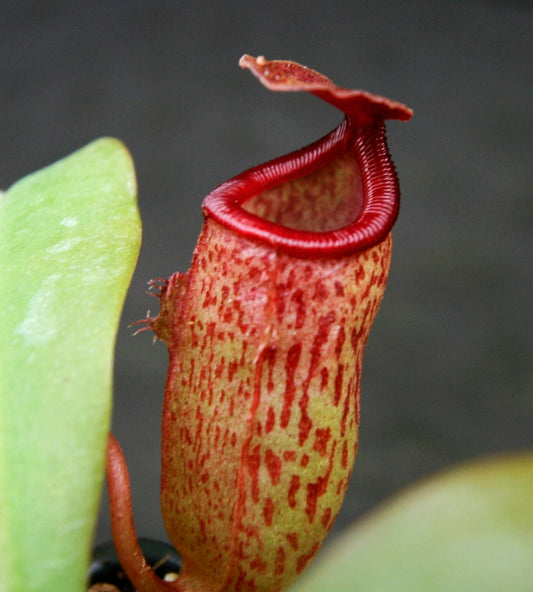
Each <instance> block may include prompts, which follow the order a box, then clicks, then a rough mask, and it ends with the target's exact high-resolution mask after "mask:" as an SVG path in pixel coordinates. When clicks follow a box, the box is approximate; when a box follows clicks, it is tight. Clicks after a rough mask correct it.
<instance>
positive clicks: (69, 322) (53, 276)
mask: <svg viewBox="0 0 533 592" xmlns="http://www.w3.org/2000/svg"><path fill="white" fill-rule="evenodd" d="M140 238H141V226H140V219H139V214H138V209H137V204H136V181H135V172H134V168H133V163H132V160H131V157H130V155H129V153H128V152H127V150H126V149H125V147H124V146H123V145H122V144H121V143H120V142H119V141H117V140H113V139H108V138H104V139H101V140H98V141H95V142H93V143H92V144H90V145H88V146H86V147H85V148H83V149H81V150H79V151H78V152H76V153H74V154H73V155H71V156H69V157H67V158H65V159H63V160H60V161H59V162H57V163H55V164H53V165H52V166H49V167H48V168H45V169H44V170H42V171H39V172H37V173H34V174H32V175H29V176H28V177H26V178H24V179H22V180H21V181H19V182H18V183H16V184H15V185H13V187H11V188H10V189H9V191H7V192H6V193H5V194H3V196H2V198H1V201H0V590H1V591H9V592H33V591H35V592H37V591H38V592H57V591H58V590H66V591H68V592H78V591H79V592H81V591H82V590H85V589H86V585H85V578H86V570H87V565H88V561H89V554H90V547H91V542H92V534H93V529H94V523H95V518H96V512H97V508H98V501H99V495H100V490H101V484H102V476H103V466H104V455H105V445H106V438H107V433H108V430H109V424H110V408H111V391H112V369H113V352H114V344H115V337H116V332H117V328H118V322H119V318H120V313H121V309H122V304H123V301H124V297H125V294H126V290H127V287H128V285H129V282H130V279H131V276H132V273H133V269H134V267H135V263H136V260H137V255H138V251H139V246H140Z"/></svg>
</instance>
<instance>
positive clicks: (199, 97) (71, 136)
mask: <svg viewBox="0 0 533 592" xmlns="http://www.w3.org/2000/svg"><path fill="white" fill-rule="evenodd" d="M527 6H528V3H526V2H524V3H523V4H522V3H520V2H511V1H502V2H482V1H478V2H473V1H467V0H458V1H457V0H444V1H443V0H436V1H434V2H423V1H410V2H409V1H402V0H390V1H386V0H374V1H373V2H356V1H351V2H341V1H335V0H333V1H332V0H330V1H328V2H310V1H308V0H307V1H300V0H298V1H293V2H291V1H289V0H284V1H273V2H267V1H265V2H257V3H256V2H245V1H240V2H233V1H231V0H226V1H225V2H207V1H205V0H196V1H195V2H194V3H193V2H180V1H174V2H170V1H166V2H165V1H153V2H147V1H146V2H141V1H125V0H114V1H113V2H75V1H73V2H66V1H65V2H57V1H49V0H47V1H46V2H44V1H42V0H39V1H34V2H31V1H30V2H25V1H17V2H15V1H13V2H6V1H0V187H2V188H4V189H6V188H7V187H9V185H11V184H12V183H13V182H14V181H16V180H17V179H18V178H20V177H22V176H23V175H25V174H27V173H29V172H32V171H34V170H36V169H38V168H41V167H43V166H45V165H47V164H49V163H51V162H53V161H55V160H57V159H58V158H60V157H62V156H65V155H67V154H69V153H71V152H73V151H74V150H76V149H77V148H79V147H81V146H82V145H84V144H86V143H88V142H90V141H91V140H93V139H95V138H98V137H100V136H103V135H111V136H116V137H118V138H121V139H122V140H123V141H124V142H125V143H126V145H127V146H128V147H129V149H130V150H131V153H132V155H133V157H134V159H135V164H136V169H137V175H138V183H139V204H140V209H141V214H142V218H143V224H144V241H143V247H142V252H141V256H140V260H139V265H138V268H137V272H136V274H135V277H134V279H133V283H132V287H131V291H130V295H129V297H128V299H127V302H126V306H125V310H124V315H123V322H122V325H121V329H120V333H119V336H118V344H117V355H116V374H115V392H116V399H115V404H114V418H113V429H114V431H115V433H116V435H117V436H118V438H119V440H120V441H121V443H122V444H123V446H124V448H125V452H126V455H127V458H128V461H129V466H130V471H131V476H132V483H133V492H134V509H135V513H136V522H137V528H138V532H139V533H140V534H142V535H145V536H152V537H156V538H162V539H165V533H164V528H163V525H162V522H161V519H160V515H159V500H158V491H159V483H158V481H159V447H160V445H159V437H160V430H159V418H160V413H161V403H162V393H163V387H164V381H165V376H166V365H167V355H166V350H165V347H164V346H163V344H161V343H157V344H155V345H152V342H151V336H150V335H149V334H147V333H144V334H141V335H139V336H137V337H135V338H134V337H132V329H131V328H128V325H129V324H130V323H131V322H132V321H135V320H137V319H139V318H142V317H143V316H144V315H145V314H146V311H147V310H148V309H151V310H152V312H156V311H157V302H156V301H155V300H154V299H151V298H149V297H148V296H147V295H146V293H145V290H146V281H147V280H149V279H150V278H153V277H161V276H168V275H170V274H171V273H173V272H174V271H176V270H181V271H185V270H186V269H187V268H188V265H189V261H190V258H191V254H192V250H193V247H194V244H195V241H196V237H197V235H198V233H199V231H200V228H201V224H202V218H201V211H200V204H201V201H202V198H203V196H204V195H205V194H207V193H208V192H209V191H210V190H211V189H212V188H213V187H215V186H216V185H217V184H219V183H221V182H222V181H224V180H226V179H228V178H229V177H231V176H233V175H235V174H237V173H239V172H240V171H242V170H244V169H245V168H248V167H250V166H252V165H255V164H258V163H260V162H262V161H264V160H265V159H268V158H272V157H274V156H278V155H280V154H282V153H285V152H287V151H289V150H292V149H295V148H298V147H300V146H302V145H303V144H305V143H307V142H309V141H311V140H314V139H316V138H318V137H319V136H320V135H322V134H323V133H325V132H327V131H329V129H331V128H333V127H334V126H335V125H336V124H337V123H338V122H339V121H340V118H341V116H340V114H339V113H338V112H336V111H335V109H333V108H331V107H329V106H327V105H325V104H321V103H320V102H319V101H318V100H317V99H315V98H313V97H309V96H305V95H302V94H279V95H278V94H274V93H269V92H268V91H266V90H265V89H263V88H262V87H261V86H260V85H259V83H258V82H257V81H255V80H254V79H253V78H252V77H251V76H250V74H249V73H246V72H244V71H242V70H240V69H239V68H238V66H237V60H238V59H239V57H240V56H241V54H243V53H245V52H246V53H250V54H252V55H257V54H264V55H265V56H266V57H267V58H271V59H272V58H286V59H293V60H296V61H299V62H301V63H303V64H306V65H308V66H310V67H313V68H315V69H318V70H319V71H321V72H323V73H325V74H326V75H328V76H329V77H330V78H332V79H333V80H334V81H335V82H337V83H338V84H341V85H343V86H348V87H352V88H362V89H365V90H368V91H371V92H374V93H378V94H383V95H385V96H388V97H390V98H392V99H395V100H398V101H401V102H404V103H406V104H407V105H409V106H410V107H412V108H413V109H414V111H415V117H414V119H413V120H412V122H410V123H407V124H405V123H399V122H391V123H389V126H388V129H389V140H390V147H391V151H392V154H393V157H394V160H395V162H396V165H397V169H398V172H399V175H400V180H401V186H402V195H403V201H402V211H401V215H400V219H399V221H398V223H397V226H396V229H395V233H394V236H395V250H394V256H393V266H392V272H391V276H390V280H389V284H388V289H387V293H386V296H385V300H384V303H383V305H382V308H381V311H380V314H379V315H378V318H377V321H376V323H375V326H374V330H373V333H372V335H371V338H370V341H369V344H368V347H367V350H366V359H365V368H364V373H363V374H364V377H363V396H362V423H361V434H360V447H359V457H358V459H357V462H356V467H355V471H354V475H353V478H352V483H351V487H350V489H349V491H348V494H347V499H346V503H345V506H344V508H343V511H342V513H341V516H340V518H339V521H338V522H337V524H336V526H335V530H336V531H338V530H339V529H341V528H342V527H343V526H344V525H346V524H347V522H348V521H351V520H353V519H355V518H357V517H358V516H360V515H361V514H362V513H363V512H365V511H366V510H368V509H369V508H371V507H373V506H374V505H375V504H376V503H378V502H379V501H381V500H383V499H384V498H385V497H386V496H388V495H390V494H392V493H393V492H395V491H397V490H398V489H399V488H401V487H402V486H404V485H406V484H407V483H409V482H411V481H413V480H414V479H417V478H419V477H421V476H423V475H427V474H428V473H430V472H432V471H435V470H437V469H439V468H441V467H444V466H446V465H449V464H451V463H455V462H458V461H462V460H465V459H469V458H472V457H476V456H479V455H483V454H486V453H493V452H497V451H507V450H513V449H518V448H523V447H528V446H532V445H533V342H532V341H533V340H532V337H531V333H532V330H533V315H532V292H533V290H532V288H533V257H532V252H533V249H532V246H533V199H532V197H533V196H532V192H533V164H532V161H531V154H532V153H533V140H532V138H533V100H532V94H533V9H532V8H531V4H530V3H529V6H530V8H528V7H527ZM109 537H110V532H109V525H108V517H107V507H106V499H105V497H104V503H103V509H102V516H101V519H100V523H99V526H98V530H97V534H96V538H97V541H103V540H105V539H108V538H109Z"/></svg>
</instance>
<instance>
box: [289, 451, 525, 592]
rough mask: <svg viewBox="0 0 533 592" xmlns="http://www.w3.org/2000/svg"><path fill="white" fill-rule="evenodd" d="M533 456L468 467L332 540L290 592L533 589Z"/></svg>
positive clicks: (399, 498) (449, 473) (402, 498)
mask: <svg viewBox="0 0 533 592" xmlns="http://www.w3.org/2000/svg"><path fill="white" fill-rule="evenodd" d="M532 500H533V452H529V453H521V454H515V455H511V456H508V457H497V458H495V459H492V460H488V459H487V460H483V461H478V462H475V463H469V464H466V465H462V466H459V467H457V468H454V469H452V470H450V471H447V472H445V473H443V474H441V475H438V476H437V477H434V478H432V479H430V480H427V481H425V482H423V483H421V484H419V485H417V486H415V487H413V488H410V489H408V490H407V491H406V492H404V493H402V494H400V495H399V496H397V497H395V498H394V499H393V500H392V501H390V502H389V503H387V504H385V505H383V506H381V507H380V508H378V509H377V510H376V511H374V512H373V513H371V514H370V515H368V516H367V517H366V518H364V519H363V520H361V521H360V522H358V523H356V524H355V525H354V526H352V527H350V528H349V529H348V530H347V531H346V532H345V533H344V534H343V535H341V537H339V538H338V539H337V540H336V541H333V542H332V544H331V545H330V547H329V548H328V549H327V550H325V552H324V554H323V555H322V557H320V558H318V559H317V562H316V564H315V565H314V566H313V568H311V569H310V570H309V572H308V573H307V574H305V576H304V577H302V579H301V580H299V581H298V582H297V584H296V585H295V586H294V587H292V588H291V592H319V591H320V592H323V591H324V590H331V591H332V592H378V591H379V592H383V591H385V590H390V591H391V592H392V591H394V592H428V591H431V592H501V591H502V590H512V591H513V592H531V590H533V503H532Z"/></svg>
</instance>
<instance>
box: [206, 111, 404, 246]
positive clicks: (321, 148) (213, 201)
mask: <svg viewBox="0 0 533 592" xmlns="http://www.w3.org/2000/svg"><path fill="white" fill-rule="evenodd" d="M348 151H351V153H352V154H353V156H354V168H355V167H356V169H357V172H358V173H359V175H360V187H359V190H358V191H357V190H355V189H354V193H353V194H352V195H347V196H345V197H346V201H347V202H349V203H351V204H352V208H351V218H352V219H351V220H349V221H346V222H347V223H345V224H343V225H341V226H340V227H338V228H333V229H331V230H326V231H316V230H306V229H304V228H297V227H295V225H294V224H291V223H289V222H286V221H284V220H283V212H281V213H280V215H279V219H280V221H279V222H273V221H272V220H271V219H269V218H268V211H266V213H264V214H263V215H262V216H260V215H257V214H256V213H254V211H253V209H251V208H250V207H247V206H248V204H252V203H253V201H254V199H255V198H257V197H258V196H260V195H261V194H262V193H263V192H265V191H267V190H270V189H272V188H275V187H281V186H282V185H283V184H285V183H289V182H290V181H292V180H294V179H298V178H302V177H305V176H308V175H311V174H313V173H317V172H319V171H320V170H321V169H322V168H323V167H325V166H327V165H328V164H330V163H333V162H334V161H335V160H336V159H338V158H340V157H342V155H343V154H346V153H347V152H348ZM347 205H349V204H347ZM399 205H400V191H399V184H398V179H397V176H396V171H395V169H394V165H393V163H392V160H391V159H390V156H389V152H388V148H387V142H386V137H385V126H384V125H383V124H381V125H379V126H377V127H375V128H365V129H363V130H358V131H354V130H353V129H350V126H349V122H348V120H346V119H345V120H344V121H343V123H342V124H341V125H340V126H339V127H338V128H336V129H335V130H333V131H332V132H331V133H329V134H328V135H327V136H325V137H324V138H322V139H321V140H319V141H318V142H315V143H313V144H311V145H309V146H306V147H305V148H302V149H301V150H298V151H296V152H292V153H290V154H288V155H286V156H282V157H280V158H277V159H275V160H272V161H270V162H267V163H265V164H262V165H259V166H257V167H254V168H252V169H250V170H248V171H245V172H244V173H241V174H240V175H238V176H236V177H234V178H233V179H231V180H229V181H227V182H225V183H223V184H222V185H220V186H218V187H217V188H216V189H214V190H213V191H212V192H211V193H210V194H209V195H208V196H207V197H206V198H205V200H204V203H203V209H204V214H205V215H206V216H208V217H209V216H211V217H212V218H213V219H215V220H216V221H217V222H219V223H220V224H222V225H223V226H225V227H227V228H229V229H231V230H233V231H234V232H236V233H237V234H240V235H242V236H244V237H246V238H249V239H255V240H258V241H260V242H263V243H266V244H268V245H270V246H271V247H274V248H277V249H280V250H281V251H284V252H286V253H288V254H291V255H294V256H297V257H334V256H342V255H348V254H351V253H354V252H357V251H361V250H365V249H368V248H370V247H372V246H374V245H376V244H378V243H379V242H381V241H382V240H383V239H384V238H385V237H386V236H387V234H388V233H389V232H390V230H391V228H392V227H393V225H394V222H395V221H396V218H397V216H398V211H399ZM302 217H303V214H302ZM291 220H294V215H292V217H291ZM329 222H330V220H329V219H328V212H327V211H326V212H323V216H322V219H318V220H315V223H317V224H320V223H322V224H323V225H324V226H327V225H328V223H329Z"/></svg>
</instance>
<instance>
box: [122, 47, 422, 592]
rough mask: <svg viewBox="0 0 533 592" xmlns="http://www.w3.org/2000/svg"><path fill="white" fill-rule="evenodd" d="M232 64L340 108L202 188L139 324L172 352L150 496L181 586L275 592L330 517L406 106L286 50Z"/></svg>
mask: <svg viewBox="0 0 533 592" xmlns="http://www.w3.org/2000/svg"><path fill="white" fill-rule="evenodd" d="M243 65H245V66H247V67H249V68H251V69H252V71H253V72H254V73H255V74H256V75H257V76H258V77H259V78H260V79H261V80H262V81H263V82H264V83H265V85H266V86H268V87H269V88H272V89H274V90H276V89H280V90H307V91H308V92H311V93H312V94H315V95H316V96H318V97H319V98H322V99H323V100H326V101H328V102H330V103H331V104H333V105H334V106H336V107H338V108H339V109H341V110H342V111H344V113H345V114H346V119H345V121H344V122H343V123H341V125H340V126H339V127H338V128H337V129H336V130H334V131H333V132H331V133H330V134H328V135H327V136H325V137H324V138H322V139H321V140H318V141H317V142H315V143H314V144H312V145H310V146H308V147H306V148H304V149H302V150H300V151H297V152H295V153H292V154H290V155H287V156H286V157H282V158H280V159H277V160H275V161H272V162H270V163H266V164H265V165H261V166H259V167H256V168H255V169H251V170H250V171H247V172H245V173H243V174H242V175H239V176H238V177H236V178H235V179H232V180H230V181H228V182H227V183H225V184H223V185H221V186H220V187H219V188H217V189H215V190H214V191H213V192H212V193H211V194H210V195H209V196H208V197H207V198H206V200H205V202H204V214H205V216H206V219H205V224H204V227H203V229H202V233H201V235H200V238H199V240H198V244H197V247H196V250H195V253H194V256H193V261H192V263H191V267H190V270H189V271H188V273H187V274H174V275H173V276H171V278H169V280H168V282H167V283H166V284H165V285H163V286H162V287H161V290H160V304H161V309H160V313H159V316H158V317H157V318H155V319H149V320H148V321H149V323H150V325H151V327H152V328H153V329H154V331H155V333H156V335H157V336H158V337H159V338H160V339H162V340H163V341H164V342H165V343H166V345H167V347H168V350H169V358H170V362H169V372H168V376H167V383H166V388H165V401H164V411H163V426H162V429H163V438H162V480H161V506H162V511H163V519H164V523H165V526H166V529H167V531H168V534H169V536H170V538H171V540H172V542H173V543H174V545H175V546H176V548H177V550H178V551H179V552H180V554H181V555H182V557H183V569H182V573H181V575H180V578H179V579H178V581H177V582H176V583H175V588H174V589H175V590H178V592H221V591H224V592H237V591H241V592H280V591H282V590H285V589H287V588H288V587H289V586H290V584H291V583H292V581H293V580H294V578H295V577H296V576H297V575H298V574H299V573H300V572H301V571H302V570H303V569H304V568H305V566H306V565H307V564H308V562H309V561H310V559H311V558H312V557H313V556H314V554H315V553H316V552H317V550H318V548H319V547H320V545H321V543H322V541H323V540H324V538H325V537H326V535H327V532H328V530H329V529H330V528H331V525H332V523H333V521H334V520H335V517H336V516H337V514H338V512H339V509H340V506H341V503H342V498H343V496H344V492H345V490H346V486H347V483H348V479H349V477H350V474H351V471H352V466H353V462H354V459H355V454H356V450H357V438H358V426H359V392H360V375H361V365H362V356H363V350H364V346H365V344H366V341H367V338H368V334H369V331H370V327H371V324H372V321H373V319H374V316H375V314H376V312H377V309H378V307H379V303H380V301H381V298H382V295H383V291H384V287H385V281H386V277H387V273H388V268H389V263H390V253H391V235H390V230H391V227H392V225H393V223H394V220H395V218H396V215H397V212H398V195H399V194H398V184H397V179H396V176H395V172H394V167H393V165H392V163H391V161H390V158H389V156H388V152H387V146H386V140H385V134H384V124H383V121H384V119H387V118H397V119H408V118H409V117H410V112H409V110H407V109H406V108H405V107H404V106H403V105H400V104H398V103H394V102H393V101H389V100H388V99H384V98H382V97H374V96H372V95H369V94H367V93H362V92H359V91H348V90H347V89H341V88H339V87H336V86H335V85H334V84H333V83H332V82H331V81H329V80H328V79H327V78H325V77H323V76H322V75H319V74H318V73H314V72H313V71H312V70H309V69H305V68H303V67H301V66H298V65H295V64H292V63H289V62H266V61H265V60H263V59H258V60H256V61H254V60H253V59H252V58H249V57H247V58H244V61H243ZM111 478H112V477H111ZM111 502H112V503H111V506H112V514H113V512H114V511H115V510H114V508H115V506H117V507H118V505H119V504H120V501H119V500H118V499H117V498H116V497H115V498H113V499H112V500H111ZM130 535H131V536H133V535H132V534H131V532H130V533H129V534H128V536H130ZM125 538H127V537H125ZM119 556H121V549H119ZM140 565H141V564H140V563H139V564H138V566H139V570H141V567H140ZM142 569H145V568H144V567H142ZM139 573H140V572H139ZM130 574H131V575H130ZM128 575H129V576H130V577H132V576H133V579H134V580H135V578H137V579H136V580H135V582H136V584H137V583H139V584H140V585H139V590H140V591H141V592H148V590H149V591H150V592H155V591H156V590H159V589H160V590H168V589H169V588H166V587H164V586H163V584H161V588H157V587H156V588H153V587H152V588H143V587H142V578H143V577H145V576H142V577H141V576H139V575H138V574H136V573H135V570H134V569H133V568H131V562H129V563H128Z"/></svg>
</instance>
